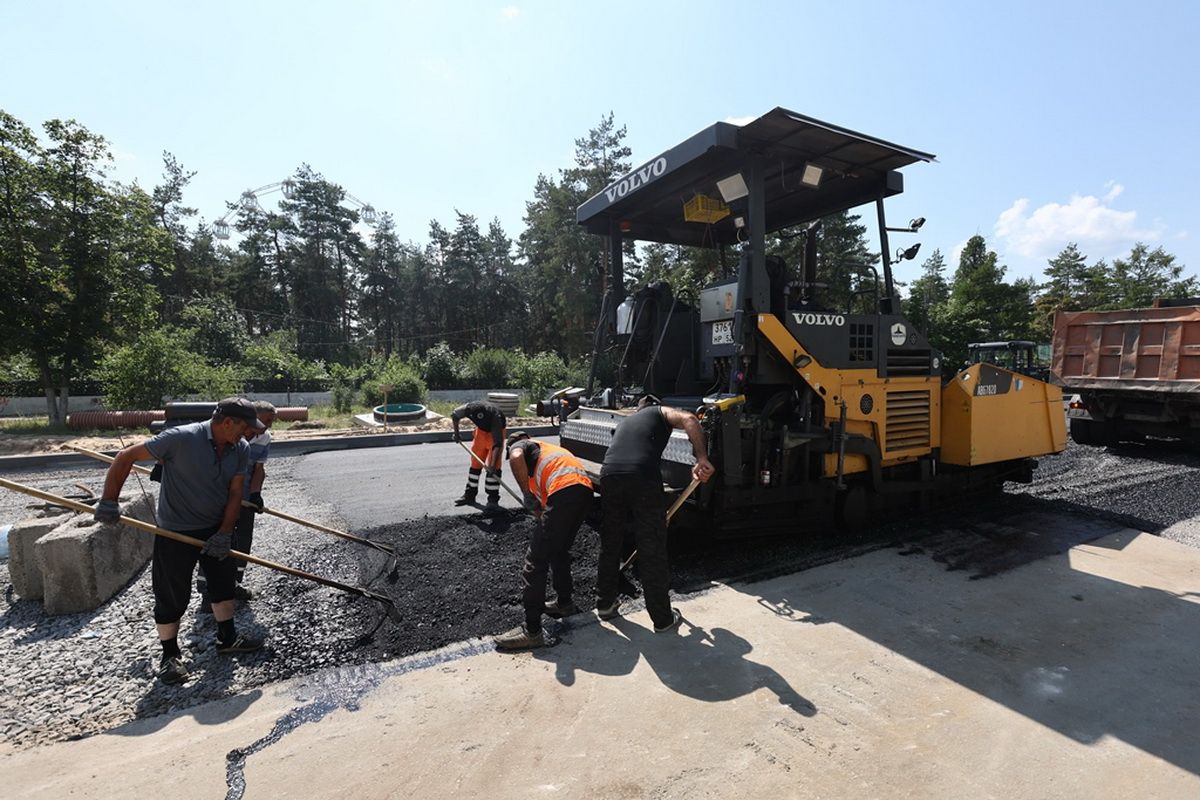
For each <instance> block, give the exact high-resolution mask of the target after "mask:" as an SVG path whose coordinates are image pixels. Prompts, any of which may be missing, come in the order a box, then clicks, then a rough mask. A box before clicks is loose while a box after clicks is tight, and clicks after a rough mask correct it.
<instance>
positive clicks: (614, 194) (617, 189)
mask: <svg viewBox="0 0 1200 800" xmlns="http://www.w3.org/2000/svg"><path fill="white" fill-rule="evenodd" d="M666 171H667V159H666V157H665V156H659V157H658V158H656V159H655V160H654V161H652V162H650V163H649V164H647V165H646V166H644V167H641V168H640V169H637V170H635V171H633V172H631V173H629V174H628V175H626V176H625V177H624V178H621V180H619V181H617V182H616V183H614V184H613V185H612V186H609V187H608V188H607V189H605V190H604V195H605V197H607V198H608V202H610V203H611V202H612V201H613V200H616V199H617V198H618V197H624V196H625V195H627V194H629V193H630V192H632V191H634V190H635V189H639V188H641V187H642V186H645V185H646V184H647V183H649V182H650V181H652V180H654V179H655V178H657V177H659V176H661V175H662V174H663V173H664V172H666Z"/></svg>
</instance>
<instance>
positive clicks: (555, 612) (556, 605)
mask: <svg viewBox="0 0 1200 800" xmlns="http://www.w3.org/2000/svg"><path fill="white" fill-rule="evenodd" d="M543 611H544V612H545V614H546V616H547V617H554V618H555V619H562V618H563V617H571V616H574V615H575V614H578V613H579V606H577V605H575V603H573V602H571V601H567V602H566V603H562V602H559V601H558V600H555V601H554V602H553V603H546V607H545V608H544V609H543Z"/></svg>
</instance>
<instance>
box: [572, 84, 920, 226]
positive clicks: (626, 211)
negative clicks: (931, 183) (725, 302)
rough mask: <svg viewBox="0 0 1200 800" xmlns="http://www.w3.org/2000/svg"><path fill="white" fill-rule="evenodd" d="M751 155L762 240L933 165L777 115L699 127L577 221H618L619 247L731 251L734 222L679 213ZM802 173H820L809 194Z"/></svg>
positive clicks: (892, 187) (597, 199)
mask: <svg viewBox="0 0 1200 800" xmlns="http://www.w3.org/2000/svg"><path fill="white" fill-rule="evenodd" d="M755 156H758V157H761V158H762V160H763V165H764V171H765V179H764V188H765V192H766V198H765V201H766V230H767V232H768V233H770V232H771V231H775V230H779V229H781V228H787V227H791V226H793V225H797V224H800V223H803V222H807V221H809V220H813V219H818V218H820V217H823V216H826V215H828V214H832V213H835V212H838V211H842V210H844V209H847V208H853V207H855V206H859V205H862V204H863V203H869V202H872V201H874V200H875V199H877V198H879V197H881V196H884V197H886V196H888V195H893V194H898V193H899V192H901V191H903V189H904V184H903V181H902V179H901V176H900V174H899V173H898V172H895V170H898V169H900V168H901V167H906V166H908V165H909V164H913V163H915V162H917V161H933V160H934V156H933V155H932V154H930V153H923V152H921V151H919V150H913V149H910V148H907V147H901V146H900V145H896V144H892V143H890V142H885V141H883V140H882V139H876V138H874V137H871V136H867V135H865V134H861V133H856V132H855V131H852V130H848V129H846V128H841V127H838V126H837V125H831V124H829V123H827V122H821V121H820V120H817V119H813V118H811V117H806V116H804V115H802V114H797V113H795V112H794V111H788V110H787V109H784V108H776V109H774V110H772V111H769V112H768V113H766V114H764V115H763V116H761V117H759V118H758V119H756V120H754V121H753V122H750V123H749V124H747V125H743V126H737V125H732V124H730V123H727V122H718V123H716V124H715V125H712V126H710V127H708V128H705V129H704V130H702V131H700V132H699V133H697V134H696V135H695V136H692V137H690V138H689V139H687V140H685V141H684V142H682V143H680V144H678V145H676V146H675V147H672V148H671V149H670V150H667V151H666V152H664V153H662V154H660V155H658V156H656V157H655V158H653V159H651V160H650V161H648V162H646V163H645V164H643V165H641V166H640V167H638V168H636V169H634V170H633V171H632V172H630V173H629V174H628V175H625V176H622V177H621V178H620V179H618V180H616V181H614V182H613V183H612V184H610V185H609V186H607V187H605V189H603V190H602V191H601V192H599V193H598V194H596V195H595V196H594V197H591V198H589V199H588V200H587V201H586V202H585V203H584V204H583V205H581V206H580V207H579V210H578V212H577V215H576V216H577V219H578V221H579V223H580V224H581V225H584V226H585V227H586V228H587V229H588V230H589V231H591V232H592V233H598V234H601V235H607V234H608V233H609V231H610V223H612V222H616V223H618V224H619V226H620V229H621V231H622V235H623V236H624V237H625V238H627V239H640V240H645V241H654V242H665V243H668V244H685V245H712V244H717V243H725V244H729V243H733V242H735V241H736V240H737V233H738V232H737V229H736V228H735V226H734V217H735V216H736V213H735V214H731V215H730V216H728V217H726V218H725V219H723V220H720V221H719V222H715V223H711V224H706V223H698V222H686V221H685V220H684V217H683V205H684V203H686V202H687V201H689V200H691V199H692V198H693V197H694V196H695V195H696V194H697V193H700V194H704V195H706V196H708V197H712V198H720V197H721V195H720V192H719V191H718V190H717V181H719V180H723V179H724V178H727V177H729V176H731V175H734V174H735V173H739V172H741V173H742V174H743V176H747V175H748V164H749V159H750V158H752V157H755ZM810 164H811V165H816V166H819V167H821V168H822V169H823V171H824V173H823V175H822V177H821V182H820V185H819V187H818V188H815V189H814V188H811V187H809V186H806V185H804V184H803V183H802V182H801V175H802V174H803V171H804V169H805V166H806V165H810ZM735 202H736V201H735ZM735 210H736V207H735Z"/></svg>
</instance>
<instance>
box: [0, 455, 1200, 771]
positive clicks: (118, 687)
mask: <svg viewBox="0 0 1200 800" xmlns="http://www.w3.org/2000/svg"><path fill="white" fill-rule="evenodd" d="M298 463H299V462H298V461H296V460H295V459H278V460H273V461H272V465H273V466H272V469H271V471H270V478H269V479H268V482H267V486H266V488H267V491H266V492H265V497H266V501H267V503H268V505H270V506H273V507H276V508H279V509H281V510H286V511H288V512H289V513H291V514H294V515H297V516H301V517H306V518H309V519H313V520H316V521H319V522H324V523H326V524H329V525H332V526H335V527H339V526H340V523H339V521H338V519H337V517H336V515H335V513H334V511H333V509H331V508H329V507H327V506H322V505H320V504H318V503H316V502H314V501H313V500H312V499H311V498H310V497H308V496H306V494H305V493H304V491H303V487H302V485H301V484H300V483H299V482H298V481H297V480H296V479H295V478H294V477H293V471H294V469H295V467H296V465H297V464H298ZM103 474H104V473H103V470H96V469H89V470H81V471H76V472H69V473H68V472H60V473H31V474H27V475H25V476H17V475H14V476H12V478H13V479H14V480H19V481H22V482H25V483H31V484H33V485H35V486H38V487H39V488H43V489H47V490H49V491H55V492H64V491H72V492H76V493H77V492H78V490H77V489H69V488H68V487H70V485H71V484H72V483H74V482H76V481H82V482H84V483H85V484H87V485H90V486H93V487H94V488H96V489H97V490H98V489H99V486H100V481H101V480H102V477H103ZM129 488H130V489H131V490H133V491H136V486H135V484H134V483H133V481H132V478H131V482H130V484H129ZM25 504H26V499H25V498H23V497H20V496H14V495H12V494H11V493H8V492H0V521H4V522H8V521H15V520H16V519H20V518H21V517H22V516H25V515H26V514H25V513H24V512H23V506H24V505H25ZM1197 515H1200V457H1198V456H1196V455H1194V454H1192V453H1190V452H1188V451H1187V450H1186V449H1185V448H1176V447H1168V448H1166V449H1152V448H1146V447H1127V448H1122V449H1105V448H1091V447H1079V446H1076V445H1071V447H1070V449H1069V450H1068V451H1067V452H1066V453H1064V454H1063V455H1061V456H1057V457H1054V458H1047V459H1044V460H1043V462H1042V466H1041V468H1040V469H1039V470H1038V472H1037V473H1036V480H1035V482H1034V483H1033V484H1032V485H1029V486H1020V485H1010V486H1009V487H1008V491H1007V493H1006V494H1003V495H999V496H996V497H993V498H991V499H988V500H984V501H972V502H971V503H969V504H961V505H959V506H957V507H950V508H947V509H942V510H940V511H938V512H935V513H931V514H927V515H925V516H922V517H910V518H904V519H900V520H897V521H895V522H892V523H890V524H884V525H879V526H877V527H876V528H874V529H873V530H872V531H871V532H870V533H869V534H868V535H867V536H865V537H863V538H861V539H858V540H854V541H845V540H839V539H836V538H835V539H819V538H801V537H796V536H791V537H774V538H764V539H758V540H750V541H746V540H738V541H714V540H709V539H702V538H698V537H696V536H693V535H690V534H688V533H686V532H681V533H680V534H678V535H676V536H675V537H674V538H673V540H672V553H673V568H674V569H673V572H674V589H675V590H676V591H677V592H690V591H697V590H701V589H704V588H706V587H708V586H711V585H712V582H713V581H717V580H721V581H728V580H733V579H757V578H764V577H769V576H772V575H778V574H785V573H788V572H794V571H797V570H800V569H805V568H809V567H812V566H815V565H818V564H822V563H827V562H830V561H836V560H840V559H844V558H849V557H853V556H855V555H857V554H860V553H862V552H866V551H869V550H873V549H878V548H881V547H896V548H898V552H900V553H901V554H902V555H916V554H920V555H923V556H925V557H930V558H933V559H935V560H937V561H939V562H941V563H944V564H945V565H946V567H947V568H948V569H956V570H966V571H968V574H969V575H970V576H972V577H986V576H988V575H993V574H996V573H998V572H1001V571H1003V570H1005V569H1010V568H1012V567H1015V566H1018V565H1020V564H1022V563H1027V562H1029V561H1031V560H1034V559H1036V558H1040V557H1043V556H1045V555H1047V554H1049V553H1054V552H1061V551H1062V550H1065V549H1066V548H1068V547H1070V546H1071V545H1073V544H1076V543H1078V542H1082V541H1088V540H1090V539H1094V538H1097V537H1099V536H1103V535H1105V534H1106V533H1109V532H1111V531H1113V530H1116V529H1117V528H1119V527H1124V526H1126V525H1128V526H1132V527H1135V528H1139V529H1141V530H1147V531H1151V532H1156V533H1157V532H1163V533H1164V535H1167V536H1171V537H1172V538H1175V539H1177V540H1179V541H1183V542H1185V543H1187V544H1190V545H1192V546H1200V526H1197V525H1195V524H1192V523H1189V522H1188V520H1190V519H1191V518H1193V517H1196V516H1197ZM532 524H533V523H532V521H531V520H530V518H528V517H526V516H518V515H510V516H506V517H502V518H499V519H496V520H487V519H485V518H483V517H482V516H480V515H475V516H469V517H426V518H424V519H418V520H413V521H409V522H404V523H402V524H396V525H387V526H382V527H379V528H376V529H373V530H368V531H363V530H361V529H359V530H355V531H354V532H355V533H358V534H361V535H366V536H368V537H369V538H371V539H373V540H376V541H380V542H386V543H389V544H392V545H394V546H395V547H396V548H397V551H398V552H399V553H400V554H401V555H400V559H399V568H398V570H397V573H398V575H397V579H396V580H394V581H392V582H389V580H388V576H387V574H386V570H387V567H388V564H387V563H386V562H385V559H384V557H383V556H382V555H381V554H380V553H378V552H377V551H373V550H371V549H368V548H365V547H362V546H360V545H356V544H354V543H351V542H345V541H343V540H340V539H337V538H334V537H330V536H328V535H325V534H319V533H316V532H313V531H309V530H308V529H305V528H300V527H298V526H295V525H293V524H290V523H286V522H283V521H281V520H278V519H276V518H274V517H271V516H268V515H263V516H261V517H259V521H258V527H257V529H256V532H255V544H254V552H255V554H256V555H259V556H262V557H264V558H267V559H270V560H273V561H279V562H282V563H285V564H289V565H292V566H296V567H299V568H300V569H304V570H307V571H310V572H315V573H318V574H320V575H323V576H327V577H331V578H334V579H336V580H339V581H343V582H345V583H349V584H354V585H369V586H370V588H372V589H374V590H375V591H377V592H380V593H382V594H386V595H387V596H389V597H391V598H393V599H394V601H395V603H396V605H397V607H398V608H399V609H400V610H401V613H402V614H403V617H404V619H403V621H402V622H400V623H398V624H393V623H391V622H390V621H385V622H383V624H382V625H380V626H379V627H378V629H377V630H375V629H376V625H377V623H379V622H380V620H381V617H382V613H381V612H380V610H379V608H378V605H377V604H376V603H374V602H372V601H368V600H363V599H361V598H357V597H354V596H351V595H348V594H344V593H340V592H337V591H335V590H332V589H329V588H326V587H322V586H319V585H316V584H312V583H308V582H305V581H301V580H297V579H294V578H290V577H286V576H283V575H280V574H278V573H274V572H271V571H268V570H266V569H263V568H259V567H251V568H250V572H249V574H248V577H247V584H248V585H249V586H250V587H251V588H252V589H253V590H254V591H255V592H256V594H257V597H256V598H255V599H254V600H253V601H252V602H251V603H250V604H249V605H248V606H246V607H244V608H242V609H240V610H239V611H238V614H237V622H238V625H239V628H240V629H242V630H245V631H249V632H253V633H256V634H263V635H266V636H267V637H268V645H267V647H266V648H264V650H263V651H261V652H259V653H255V654H250V655H245V656H240V657H238V658H236V659H229V658H225V657H220V656H217V655H216V654H215V652H214V651H213V648H212V645H213V641H214V640H215V635H216V630H215V624H214V623H213V621H212V617H211V616H207V615H198V614H197V613H196V610H197V607H198V598H195V597H194V598H193V601H192V607H191V609H190V610H189V612H188V614H187V615H186V616H185V617H184V619H183V621H182V626H181V633H180V642H181V645H182V646H183V648H184V651H185V659H186V660H187V661H188V662H189V664H190V667H191V669H192V670H193V677H192V679H191V681H189V683H188V684H186V685H185V686H182V687H167V686H162V685H159V684H158V683H157V682H156V681H155V680H154V678H153V670H154V667H155V666H156V664H157V659H158V645H157V639H156V636H155V634H154V626H153V619H152V615H151V608H152V597H151V592H150V576H149V571H148V570H146V571H143V573H142V574H141V575H139V576H138V577H137V578H136V579H135V580H134V581H132V582H131V583H130V585H129V586H128V587H126V589H125V590H123V591H122V592H121V593H119V594H118V595H117V596H116V597H114V598H113V599H112V600H110V601H109V602H108V603H106V604H105V605H104V606H103V607H102V608H100V609H99V610H97V611H95V612H90V613H87V614H76V615H70V616H63V617H47V616H46V615H45V614H44V613H43V612H42V608H41V605H40V604H39V603H37V602H31V601H23V600H18V599H16V598H14V597H13V596H12V593H11V587H9V591H8V592H7V594H6V602H5V603H4V604H3V605H0V740H2V741H4V742H7V743H9V744H10V745H13V746H16V747H28V746H32V745H37V744H41V743H46V742H51V741H56V740H61V739H66V738H76V737H81V736H86V735H90V734H93V733H97V732H100V731H103V730H107V729H110V728H112V727H114V726H117V725H119V724H121V723H124V722H127V721H129V720H131V719H134V718H144V717H154V716H156V715H160V714H163V713H165V712H168V711H175V710H181V709H185V708H188V707H191V706H195V705H198V704H200V703H204V702H207V701H209V700H212V699H216V698H220V697H226V696H230V695H235V694H238V693H241V692H245V691H247V690H251V689H254V688H255V687H260V686H263V685H264V684H267V683H270V682H274V681H277V680H280V679H283V678H287V677H291V676H294V675H305V674H309V673H312V672H315V671H317V670H320V669H322V668H324V667H329V666H334V665H338V666H344V667H353V666H354V665H360V664H365V663H368V662H378V661H384V660H388V659H393V658H396V657H400V656H406V655H410V654H413V653H420V652H426V651H429V650H432V649H435V648H438V647H441V646H443V645H446V644H450V643H453V642H461V641H463V640H466V639H470V638H472V637H478V636H488V635H491V634H495V633H499V632H501V631H503V630H506V629H507V628H510V627H512V626H514V625H516V624H518V623H519V622H520V621H521V619H522V610H521V607H520V582H519V577H518V573H519V570H520V566H521V561H522V558H523V556H524V548H525V542H526V541H527V539H528V536H529V533H530V530H531V526H532ZM596 527H597V520H596V518H595V515H593V518H592V519H591V520H589V522H588V523H587V524H586V525H585V526H584V528H583V529H582V530H581V531H580V533H579V537H578V539H577V542H576V547H575V550H574V555H575V570H574V575H575V578H576V587H577V588H576V600H577V602H579V604H580V605H581V606H583V607H584V608H590V607H591V605H592V604H593V602H594V596H595V586H594V584H595V572H596V556H597V554H598V537H597V535H596ZM1049 530H1053V531H1055V532H1056V535H1055V536H1054V537H1047V536H1045V535H1044V532H1046V531H1049ZM1031 533H1036V534H1038V535H1031ZM0 586H9V583H8V574H7V569H6V567H5V565H2V564H0ZM627 608H629V609H632V608H636V606H629V607H627ZM643 622H644V620H643ZM572 624H578V620H577V622H576V623H570V622H568V623H567V624H565V625H548V626H547V627H548V629H549V630H550V632H551V633H552V635H556V636H559V637H560V638H568V639H569V637H570V630H571V627H572ZM373 630H374V635H373V636H372V637H371V638H370V640H369V641H363V637H364V635H365V634H367V633H368V632H371V631H373Z"/></svg>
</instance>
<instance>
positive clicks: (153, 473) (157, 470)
mask: <svg viewBox="0 0 1200 800" xmlns="http://www.w3.org/2000/svg"><path fill="white" fill-rule="evenodd" d="M150 480H152V481H154V482H155V483H162V462H161V461H156V462H154V469H152V470H150Z"/></svg>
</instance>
